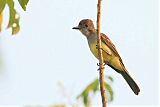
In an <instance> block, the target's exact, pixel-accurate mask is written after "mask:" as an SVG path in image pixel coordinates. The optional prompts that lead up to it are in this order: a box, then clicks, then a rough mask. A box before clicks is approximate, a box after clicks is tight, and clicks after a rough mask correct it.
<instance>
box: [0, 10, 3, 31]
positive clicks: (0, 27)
mask: <svg viewBox="0 0 160 107" xmlns="http://www.w3.org/2000/svg"><path fill="white" fill-rule="evenodd" d="M2 18H3V14H2V13H0V32H1V30H2Z"/></svg>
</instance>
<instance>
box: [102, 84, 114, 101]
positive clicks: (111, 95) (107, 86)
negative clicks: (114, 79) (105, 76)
mask: <svg viewBox="0 0 160 107" xmlns="http://www.w3.org/2000/svg"><path fill="white" fill-rule="evenodd" d="M104 86H105V88H106V90H107V92H108V93H109V96H110V97H108V96H107V98H108V100H109V101H113V90H112V88H111V86H110V85H109V84H108V83H106V82H105V83H104Z"/></svg>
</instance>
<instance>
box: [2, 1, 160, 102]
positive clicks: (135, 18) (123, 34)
mask: <svg viewBox="0 0 160 107" xmlns="http://www.w3.org/2000/svg"><path fill="white" fill-rule="evenodd" d="M102 3H103V5H102V8H103V9H102V20H101V22H102V25H101V28H102V29H101V31H102V32H104V33H105V34H107V35H108V36H109V38H110V39H111V40H112V41H113V42H114V44H115V45H116V47H117V49H118V51H119V53H120V55H121V57H122V59H123V62H124V63H125V65H126V67H127V68H128V71H129V72H130V74H131V75H132V77H133V78H134V79H135V81H136V82H137V83H138V85H139V87H140V89H141V92H140V95H139V96H136V95H134V93H133V92H132V91H131V89H130V88H129V86H128V85H127V83H126V82H125V81H124V79H123V78H122V76H121V75H119V74H117V73H116V72H115V71H114V70H112V69H111V68H109V67H107V66H106V67H105V71H106V72H105V74H106V75H111V76H112V77H113V78H114V82H113V84H112V87H113V90H114V95H115V96H114V101H113V102H112V103H111V104H110V105H157V104H158V95H159V92H158V85H159V82H158V77H159V73H158V0H103V1H102ZM16 7H17V9H18V11H19V13H20V16H21V20H20V21H21V22H20V25H21V31H20V32H19V33H18V34H17V35H16V37H12V36H11V35H10V34H11V32H10V30H5V29H3V31H2V33H0V55H1V56H0V57H1V60H2V61H1V62H2V63H1V64H2V65H1V66H2V67H1V69H0V70H1V72H0V105H26V104H31V105H35V104H38V105H41V104H42V105H51V104H59V103H68V100H67V98H69V99H70V100H71V102H74V100H73V99H74V98H75V97H76V95H78V94H79V93H80V92H81V91H82V90H83V89H84V88H85V87H86V86H87V85H88V84H89V83H90V82H91V81H93V80H94V79H95V78H96V77H98V71H97V68H98V67H97V65H96V64H97V62H98V60H97V59H96V58H94V56H93V55H92V54H91V52H90V50H89V47H88V44H87V40H86V38H85V37H84V36H82V34H81V33H80V32H78V31H75V30H72V27H73V26H77V25H78V23H79V21H80V20H81V19H84V18H90V19H92V20H93V21H94V23H95V22H96V14H97V12H96V11H97V0H43V1H42V0H41V1H40V0H30V1H29V4H28V6H27V11H26V12H24V11H22V9H21V8H20V6H19V4H16ZM7 9H8V8H6V9H5V16H4V17H5V19H4V23H3V28H5V27H6V26H7V22H8V10H7ZM95 24H96V23H95ZM59 81H61V82H62V83H63V85H64V87H65V89H66V90H65V92H66V93H67V94H68V96H69V97H67V98H64V97H63V94H62V91H60V89H59V87H58V82H59ZM99 104H101V101H100V96H99V95H98V96H95V97H94V98H93V105H99Z"/></svg>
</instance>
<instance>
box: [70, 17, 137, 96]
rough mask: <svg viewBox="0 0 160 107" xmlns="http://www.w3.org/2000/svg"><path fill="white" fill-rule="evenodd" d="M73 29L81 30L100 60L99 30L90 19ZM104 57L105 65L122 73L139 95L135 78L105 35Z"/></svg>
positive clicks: (103, 40) (102, 35) (103, 36)
mask: <svg viewBox="0 0 160 107" xmlns="http://www.w3.org/2000/svg"><path fill="white" fill-rule="evenodd" d="M72 29H77V30H79V31H80V32H81V33H82V34H83V35H84V36H85V37H86V38H87V40H88V45H89V48H90V50H91V52H92V53H93V55H94V56H95V57H96V58H97V59H98V50H97V30H96V29H95V28H94V25H93V22H92V20H90V19H83V20H81V21H80V22H79V25H78V26H77V27H73V28H72ZM101 42H102V43H101V44H102V55H103V58H104V63H105V64H107V65H108V66H110V67H111V68H112V69H114V70H115V71H117V72H118V73H120V74H121V75H122V76H123V78H124V79H125V80H126V81H127V83H128V85H129V86H130V88H131V89H132V90H133V92H134V93H135V94H136V95H138V94H139V92H140V89H139V87H138V85H137V84H136V82H135V81H134V80H133V78H132V77H131V76H130V75H129V73H128V71H127V69H126V68H125V66H124V64H123V62H122V59H121V57H120V55H119V54H118V52H117V50H116V47H115V45H114V44H113V43H112V42H111V40H110V39H109V38H108V37H107V36H106V35H105V34H103V33H101Z"/></svg>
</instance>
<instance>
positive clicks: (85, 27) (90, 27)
mask: <svg viewBox="0 0 160 107" xmlns="http://www.w3.org/2000/svg"><path fill="white" fill-rule="evenodd" d="M72 29H77V30H80V31H81V33H82V34H84V35H85V36H86V37H88V36H89V35H90V33H92V32H94V31H95V28H94V24H93V22H92V20H90V19H83V20H81V21H80V22H79V25H78V26H77V27H73V28H72Z"/></svg>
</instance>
